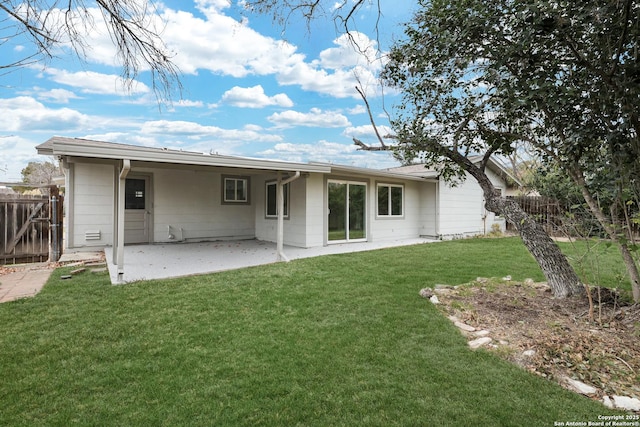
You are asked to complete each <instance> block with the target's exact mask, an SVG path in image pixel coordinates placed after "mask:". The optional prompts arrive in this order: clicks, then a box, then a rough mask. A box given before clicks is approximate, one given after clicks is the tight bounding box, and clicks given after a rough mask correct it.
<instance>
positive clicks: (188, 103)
mask: <svg viewBox="0 0 640 427" xmlns="http://www.w3.org/2000/svg"><path fill="white" fill-rule="evenodd" d="M174 106H176V107H203V106H204V103H203V102H202V101H191V100H188V99H181V100H179V101H178V102H176V103H174Z"/></svg>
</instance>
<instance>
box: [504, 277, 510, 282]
mask: <svg viewBox="0 0 640 427" xmlns="http://www.w3.org/2000/svg"><path fill="white" fill-rule="evenodd" d="M502 280H503V281H505V282H509V281H511V276H504V277H503V278H502Z"/></svg>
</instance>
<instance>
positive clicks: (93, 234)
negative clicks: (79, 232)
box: [84, 230, 101, 240]
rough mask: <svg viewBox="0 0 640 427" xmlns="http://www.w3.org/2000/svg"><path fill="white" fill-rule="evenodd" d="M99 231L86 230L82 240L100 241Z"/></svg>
mask: <svg viewBox="0 0 640 427" xmlns="http://www.w3.org/2000/svg"><path fill="white" fill-rule="evenodd" d="M100 238H101V236H100V230H88V231H85V232H84V240H100Z"/></svg>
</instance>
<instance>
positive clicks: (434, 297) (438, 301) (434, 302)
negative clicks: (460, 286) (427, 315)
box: [429, 295, 440, 304]
mask: <svg viewBox="0 0 640 427" xmlns="http://www.w3.org/2000/svg"><path fill="white" fill-rule="evenodd" d="M429 301H431V304H440V300H439V299H438V297H437V296H435V295H433V296H432V297H431V298H429Z"/></svg>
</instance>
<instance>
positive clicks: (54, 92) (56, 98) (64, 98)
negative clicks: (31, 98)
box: [36, 88, 80, 104]
mask: <svg viewBox="0 0 640 427" xmlns="http://www.w3.org/2000/svg"><path fill="white" fill-rule="evenodd" d="M36 89H38V88H36ZM38 98H40V99H44V100H47V101H52V102H56V103H58V104H68V103H69V100H71V99H80V97H79V96H77V95H76V94H75V93H73V92H71V91H70V90H66V89H51V90H43V91H40V92H38Z"/></svg>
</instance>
